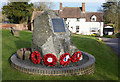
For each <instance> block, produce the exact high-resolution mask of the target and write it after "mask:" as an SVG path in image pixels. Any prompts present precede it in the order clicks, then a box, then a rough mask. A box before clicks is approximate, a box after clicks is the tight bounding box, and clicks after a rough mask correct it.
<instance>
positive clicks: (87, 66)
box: [11, 51, 95, 76]
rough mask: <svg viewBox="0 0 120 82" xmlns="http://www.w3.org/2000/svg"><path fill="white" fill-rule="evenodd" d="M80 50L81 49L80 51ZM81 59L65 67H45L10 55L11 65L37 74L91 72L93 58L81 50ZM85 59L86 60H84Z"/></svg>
mask: <svg viewBox="0 0 120 82" xmlns="http://www.w3.org/2000/svg"><path fill="white" fill-rule="evenodd" d="M81 52H82V51H81ZM82 54H83V55H85V56H83V60H82V61H79V62H78V63H74V64H70V65H68V66H66V67H56V66H55V67H46V66H45V65H41V64H38V65H36V64H33V63H32V62H31V61H30V60H27V61H26V60H20V59H18V58H17V55H16V54H14V55H13V56H11V67H12V68H14V69H16V70H18V71H20V72H24V73H28V74H39V75H59V76H61V75H62V76H64V75H85V74H92V73H94V70H95V65H94V63H95V58H94V57H93V56H92V55H90V54H88V53H85V52H82ZM85 60H86V61H85Z"/></svg>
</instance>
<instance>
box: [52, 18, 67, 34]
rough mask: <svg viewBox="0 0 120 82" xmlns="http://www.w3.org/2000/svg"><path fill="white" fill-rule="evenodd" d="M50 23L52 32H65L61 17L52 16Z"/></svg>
mask: <svg viewBox="0 0 120 82" xmlns="http://www.w3.org/2000/svg"><path fill="white" fill-rule="evenodd" d="M52 23H53V29H54V32H65V26H64V22H63V19H62V18H53V19H52Z"/></svg>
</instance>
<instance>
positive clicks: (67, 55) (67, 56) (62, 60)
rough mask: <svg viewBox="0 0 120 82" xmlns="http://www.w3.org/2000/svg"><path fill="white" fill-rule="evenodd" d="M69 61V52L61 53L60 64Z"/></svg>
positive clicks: (66, 63)
mask: <svg viewBox="0 0 120 82" xmlns="http://www.w3.org/2000/svg"><path fill="white" fill-rule="evenodd" d="M70 61H71V55H70V54H69V53H64V54H63V55H61V57H60V59H59V62H60V65H63V66H65V65H68V64H69V63H70Z"/></svg>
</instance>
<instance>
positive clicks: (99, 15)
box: [85, 12, 103, 22]
mask: <svg viewBox="0 0 120 82" xmlns="http://www.w3.org/2000/svg"><path fill="white" fill-rule="evenodd" d="M93 15H95V16H96V17H97V19H96V21H97V22H102V21H103V15H102V12H86V13H85V18H86V21H87V22H90V21H91V17H92V16H93Z"/></svg>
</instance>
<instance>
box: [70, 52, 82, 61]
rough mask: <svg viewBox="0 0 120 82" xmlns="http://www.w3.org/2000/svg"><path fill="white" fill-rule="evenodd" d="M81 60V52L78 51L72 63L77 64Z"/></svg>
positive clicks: (72, 58)
mask: <svg viewBox="0 0 120 82" xmlns="http://www.w3.org/2000/svg"><path fill="white" fill-rule="evenodd" d="M80 58H81V52H80V51H77V52H75V53H74V54H73V56H72V57H71V61H72V62H77V61H79V59H80Z"/></svg>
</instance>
